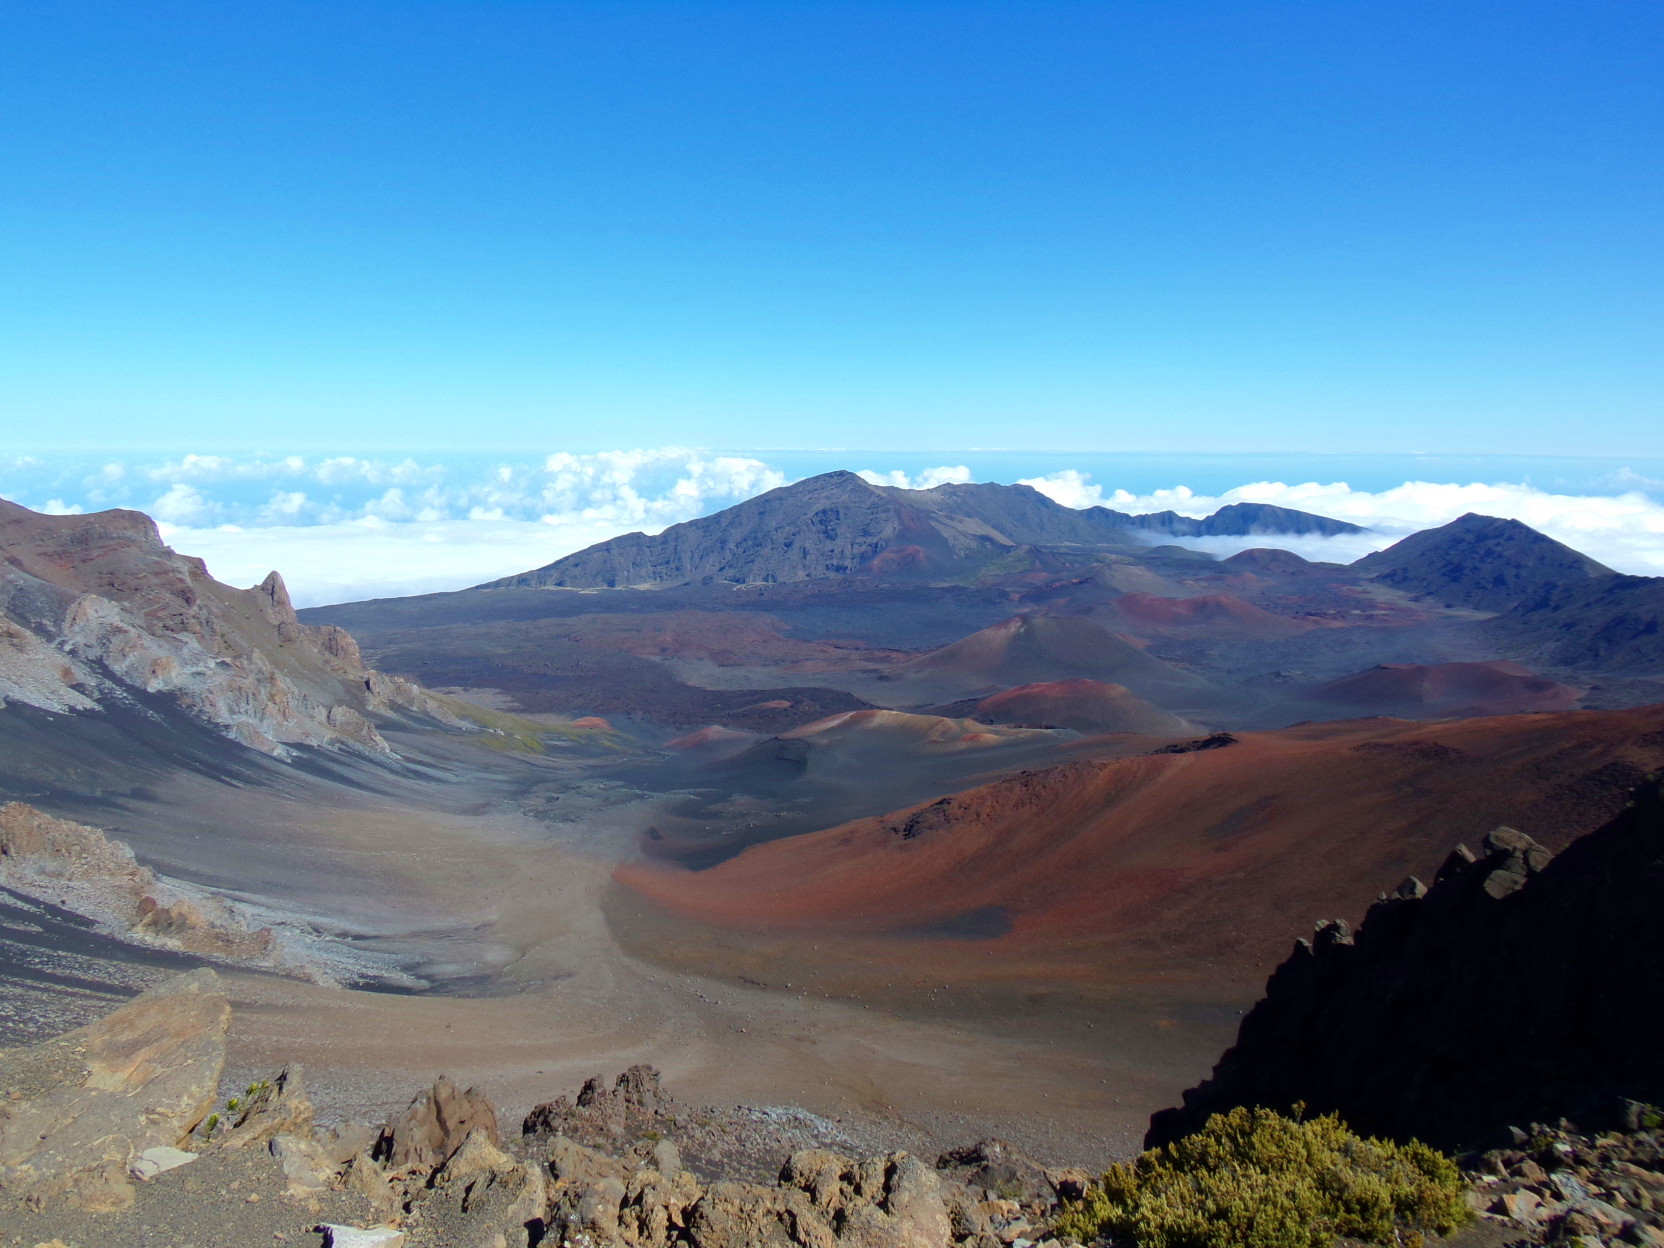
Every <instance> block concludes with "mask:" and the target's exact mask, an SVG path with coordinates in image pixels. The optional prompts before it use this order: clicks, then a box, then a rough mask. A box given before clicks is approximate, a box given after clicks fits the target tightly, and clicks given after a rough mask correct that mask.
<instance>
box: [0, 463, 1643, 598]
mask: <svg viewBox="0 0 1664 1248" xmlns="http://www.w3.org/2000/svg"><path fill="white" fill-rule="evenodd" d="M849 458H851V457H850V456H847V455H839V454H837V453H831V452H828V453H826V455H825V456H824V459H825V462H824V463H820V464H811V463H807V462H805V457H804V456H803V455H802V454H793V455H779V456H776V455H770V454H769V453H767V452H754V453H721V454H718V453H713V452H708V451H702V450H698V449H694V448H687V447H660V448H655V449H648V450H633V451H610V452H602V453H597V454H572V453H568V452H556V453H553V454H548V455H540V456H524V457H512V456H499V457H492V456H483V455H449V456H408V457H389V456H379V457H378V456H362V457H361V456H303V455H246V454H245V455H207V454H183V455H176V456H158V457H154V458H147V457H143V456H126V457H99V458H96V459H93V458H88V457H85V456H68V455H47V456H27V455H26V456H17V457H14V458H12V459H9V460H8V459H0V497H5V498H8V499H10V500H12V501H14V502H18V503H22V504H23V505H24V506H27V507H32V508H34V509H35V510H39V511H46V512H54V513H59V514H67V513H81V512H87V511H95V510H99V509H102V508H107V507H131V508H136V509H138V510H141V511H144V512H147V513H148V514H149V515H151V516H152V517H154V518H155V520H156V521H157V523H158V525H159V526H160V528H161V531H162V533H163V535H164V537H165V538H166V540H167V541H168V542H169V544H170V545H172V546H173V547H174V548H175V549H177V550H180V551H183V552H185V553H188V554H194V555H200V556H202V557H203V558H204V559H206V560H207V562H208V566H209V568H210V570H211V571H212V572H213V573H214V575H216V576H217V577H219V578H220V579H222V580H224V581H228V582H230V583H231V584H234V585H250V584H253V583H255V582H257V581H259V580H260V579H261V578H263V577H264V576H265V575H266V573H267V572H268V571H270V570H271V569H273V568H276V569H278V570H279V571H281V572H282V573H283V576H284V578H285V580H286V581H287V582H288V583H289V586H290V589H291V592H292V593H293V595H294V598H295V601H296V602H297V604H299V605H301V606H317V605H323V604H326V603H332V602H345V601H351V600H355V599H361V598H370V597H388V596H394V595H402V594H416V593H427V592H433V591H439V590H449V589H459V588H463V587H465V586H469V585H476V584H479V583H480V582H482V581H487V580H492V579H495V578H497V577H500V576H507V575H509V574H511V573H515V572H521V571H525V570H526V569H528V568H534V567H539V566H541V565H543V564H546V563H549V562H551V561H552V560H554V559H558V558H560V557H561V556H562V555H566V554H570V553H571V552H573V551H575V550H581V549H582V548H584V547H585V546H589V545H591V544H593V543H595V542H598V541H603V540H605V539H607V538H609V537H615V536H617V535H618V534H620V533H627V532H631V531H634V530H640V531H643V532H648V533H656V532H658V531H659V530H661V529H663V528H665V527H666V526H668V525H671V524H675V523H678V522H680V521H684V520H691V519H694V518H696V517H698V516H702V515H708V514H710V513H711V512H714V511H718V510H720V509H722V508H724V507H728V506H731V505H732V504H734V503H736V502H739V501H741V500H743V499H746V498H750V497H752V496H754V495H756V494H760V493H762V492H763V491H765V490H770V489H774V488H776V487H778V486H782V485H785V484H787V483H788V482H790V481H792V480H796V479H799V478H801V477H802V476H805V475H809V474H810V473H811V472H814V471H826V470H830V469H832V468H836V467H855V468H858V470H859V471H860V472H861V475H862V476H863V477H865V478H866V479H867V480H869V481H872V482H874V483H875V484H881V485H890V486H897V487H901V488H912V489H921V488H928V487H930V486H933V485H940V484H943V483H948V482H960V481H970V480H972V479H980V480H1001V481H1007V482H1010V481H1020V482H1021V483H1023V484H1026V485H1031V486H1033V487H1034V488H1035V489H1037V490H1039V491H1041V492H1042V493H1044V494H1046V495H1048V496H1049V497H1051V498H1053V499H1055V500H1056V501H1057V502H1059V503H1062V504H1064V505H1066V506H1070V507H1090V506H1097V505H1102V506H1107V507H1113V508H1115V509H1116V510H1119V511H1128V512H1145V511H1162V510H1168V509H1171V510H1174V511H1177V512H1181V513H1183V514H1186V515H1193V516H1203V515H1207V514H1208V513H1210V512H1212V511H1214V510H1216V509H1217V508H1219V507H1221V506H1224V505H1225V504H1227V503H1234V502H1256V503H1274V504H1276V505H1278V506H1283V507H1294V508H1298V509H1300V510H1302V511H1312V512H1317V513H1319V514H1321V515H1327V516H1333V517H1336V518H1339V519H1343V520H1350V521H1352V522H1353V523H1355V524H1359V525H1363V526H1366V527H1367V528H1368V529H1369V530H1370V532H1368V533H1365V534H1358V535H1352V536H1347V537H1338V538H1296V537H1290V538H1276V539H1267V538H1263V537H1262V538H1250V539H1238V538H1202V539H1193V540H1189V541H1187V542H1186V544H1187V545H1192V546H1196V547H1198V548H1201V549H1206V550H1209V551H1211V552H1213V553H1216V554H1221V555H1224V554H1230V553H1232V552H1234V551H1236V550H1241V549H1244V548H1246V547H1248V546H1254V545H1262V546H1263V545H1270V544H1275V545H1278V546H1282V547H1285V548H1287V549H1290V550H1294V551H1297V552H1298V553H1300V554H1302V555H1305V556H1306V557H1307V558H1313V559H1329V560H1334V561H1338V562H1349V561H1350V560H1352V559H1355V558H1358V557H1359V556H1360V555H1363V554H1366V553H1368V552H1369V551H1371V550H1376V549H1379V548H1380V547H1382V546H1386V545H1389V544H1391V543H1392V542H1394V541H1396V540H1398V539H1399V538H1400V537H1402V536H1404V535H1405V534H1408V533H1411V532H1414V531H1416V530H1417V529H1423V528H1428V527H1431V526H1434V525H1439V524H1443V523H1445V522H1447V521H1449V520H1453V519H1455V518H1456V517H1457V516H1459V515H1462V514H1463V513H1464V512H1469V511H1477V512H1481V513H1484V514H1487V515H1494V516H1506V517H1511V518H1514V519H1518V520H1522V521H1524V522H1525V523H1526V524H1529V525H1531V526H1532V527H1533V528H1536V529H1539V530H1541V531H1542V532H1544V533H1547V534H1549V535H1550V536H1552V537H1555V538H1557V539H1559V540H1560V541H1563V542H1565V543H1567V544H1568V545H1571V546H1574V547H1576V548H1577V549H1579V550H1582V551H1584V552H1586V553H1587V554H1590V555H1592V556H1594V557H1595V558H1596V559H1599V560H1601V561H1602V562H1603V563H1606V564H1608V565H1610V566H1611V567H1614V568H1616V569H1618V570H1619V571H1623V572H1631V573H1638V574H1645V575H1664V481H1661V480H1658V479H1656V477H1654V476H1649V475H1647V474H1645V473H1638V472H1635V471H1633V470H1630V469H1620V470H1618V471H1616V472H1612V473H1608V474H1606V475H1605V476H1604V477H1603V478H1602V479H1601V481H1600V488H1599V489H1598V490H1595V489H1591V490H1590V491H1589V492H1575V493H1572V492H1555V491H1553V490H1549V489H1544V488H1541V487H1539V486H1537V485H1533V484H1530V483H1529V482H1526V481H1516V482H1512V483H1510V482H1507V481H1492V482H1485V483H1480V482H1471V481H1470V482H1467V483H1452V482H1437V481H1421V480H1406V481H1404V482H1403V483H1402V484H1399V485H1395V486H1392V487H1390V488H1378V489H1373V490H1371V489H1361V488H1353V487H1352V486H1350V485H1348V484H1346V483H1345V482H1343V481H1331V482H1328V483H1321V482H1317V481H1306V482H1303V483H1292V484H1291V483H1289V482H1285V481H1277V480H1255V481H1250V482H1245V483H1244V484H1242V485H1237V486H1233V487H1231V488H1228V489H1216V490H1214V491H1213V492H1211V493H1208V492H1202V491H1198V490H1193V489H1191V488H1189V487H1188V486H1185V485H1182V484H1174V485H1172V486H1164V487H1145V488H1137V489H1128V488H1125V486H1122V485H1118V484H1117V482H1116V480H1115V479H1114V477H1115V475H1117V472H1118V470H1117V469H1116V467H1115V466H1114V464H1113V463H1109V464H1105V463H1103V462H1100V461H1104V460H1106V459H1107V458H1108V457H1104V456H1098V457H1095V460H1094V462H1095V464H1096V466H1095V467H1094V468H1093V469H1092V470H1090V471H1089V470H1086V469H1083V468H1080V467H1076V466H1071V465H1070V463H1069V462H1068V460H1069V458H1070V457H1068V456H1066V455H1059V456H1057V457H1056V459H1057V460H1059V461H1061V462H1059V463H1058V466H1057V467H1056V468H1055V469H1053V470H1051V471H1046V472H1042V473H1038V474H1032V473H1031V474H1030V475H1019V473H1020V472H1021V471H1022V469H1020V468H1017V467H1012V468H1011V469H1010V470H1009V471H1002V467H1001V463H1000V462H999V461H998V459H997V458H995V459H990V457H989V456H987V455H983V456H981V457H980V459H979V460H977V461H974V462H976V465H977V466H976V471H975V472H974V473H973V469H972V467H971V466H970V465H969V464H943V465H940V466H935V467H925V468H918V467H907V468H895V467H891V466H888V465H885V464H883V463H873V462H870V461H871V460H873V459H875V458H877V457H875V456H870V455H866V456H862V457H861V458H864V459H866V460H867V461H868V462H865V463H858V464H857V463H848V462H847V460H848V459H849ZM914 458H917V457H914ZM1031 460H1032V457H1030V461H1025V462H1031ZM1012 463H1013V464H1015V463H1016V461H1015V460H1013V461H1012ZM1182 470H1183V469H1182V466H1180V467H1176V468H1173V469H1171V471H1174V472H1178V471H1182ZM1212 471H1213V473H1214V475H1215V476H1217V475H1218V465H1217V463H1215V464H1214V465H1213V468H1212ZM1126 475H1127V477H1128V478H1129V479H1130V478H1132V477H1134V476H1136V475H1138V474H1136V473H1131V472H1128V473H1127V474H1126ZM1144 475H1145V476H1148V475H1149V474H1148V470H1146V471H1145V472H1144Z"/></svg>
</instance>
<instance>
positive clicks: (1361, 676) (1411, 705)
mask: <svg viewBox="0 0 1664 1248" xmlns="http://www.w3.org/2000/svg"><path fill="white" fill-rule="evenodd" d="M1582 692H1583V691H1582V690H1581V689H1578V688H1576V687H1574V686H1572V685H1563V684H1561V683H1560V682H1559V681H1556V680H1549V679H1548V678H1547V677H1545V676H1539V675H1537V674H1536V673H1535V672H1533V671H1532V670H1531V669H1530V668H1526V667H1521V666H1520V665H1519V664H1518V663H1508V662H1497V663H1432V664H1420V663H1384V664H1382V665H1381V666H1379V667H1372V668H1370V669H1369V670H1368V671H1365V672H1358V673H1357V674H1356V675H1353V676H1344V677H1342V678H1341V679H1340V680H1337V681H1334V682H1332V683H1330V684H1327V685H1325V686H1323V688H1322V689H1321V690H1319V691H1318V696H1319V697H1321V698H1322V699H1323V700H1324V701H1326V702H1338V703H1342V704H1346V703H1350V704H1352V705H1355V706H1368V707H1371V708H1379V709H1383V710H1392V711H1404V712H1406V713H1411V714H1428V713H1430V712H1432V713H1442V714H1446V715H1453V716H1462V715H1510V714H1514V713H1517V712H1520V711H1569V710H1571V709H1573V708H1574V707H1576V705H1577V700H1578V698H1579V697H1580V696H1582Z"/></svg>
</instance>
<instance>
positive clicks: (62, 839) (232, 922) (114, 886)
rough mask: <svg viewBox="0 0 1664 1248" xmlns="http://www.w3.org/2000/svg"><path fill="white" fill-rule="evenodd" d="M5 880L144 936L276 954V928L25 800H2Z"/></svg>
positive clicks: (246, 953) (151, 940) (168, 943)
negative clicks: (159, 874) (257, 922)
mask: <svg viewBox="0 0 1664 1248" xmlns="http://www.w3.org/2000/svg"><path fill="white" fill-rule="evenodd" d="M0 884H4V885H5V886H6V887H8V888H12V889H15V890H17V891H18V892H20V893H24V894H27V895H28V896H31V897H34V898H36V899H38V900H43V901H49V902H51V903H53V904H55V905H61V906H64V907H66V908H67V909H70V910H73V911H75V912H76V913H77V914H80V915H83V916H84V917H86V918H90V919H92V920H94V921H95V922H97V923H99V924H100V925H101V926H103V927H105V928H106V929H107V930H109V931H111V932H113V933H115V934H116V935H119V936H125V937H128V938H132V939H136V940H139V941H141V942H143V943H147V944H154V945H161V946H163V947H165V948H169V949H179V950H183V951H184V952H186V953H199V954H207V955H210V956H214V957H221V958H232V959H247V960H254V961H260V962H268V963H269V962H271V961H273V959H274V958H275V957H276V956H277V950H276V948H275V938H274V936H273V934H272V932H271V929H269V928H264V927H260V928H255V927H252V926H251V925H249V924H248V923H246V922H245V921H244V920H243V919H242V918H241V916H239V915H238V914H237V913H236V912H235V911H234V910H233V909H232V908H231V907H230V906H228V905H227V904H226V903H225V902H224V901H222V900H221V899H220V898H219V897H217V896H215V895H214V894H212V893H210V892H207V891H206V890H204V889H199V888H192V887H190V886H189V885H184V884H180V883H177V882H174V881H165V880H162V879H159V878H158V877H157V875H156V873H155V872H153V871H151V870H150V868H148V867H143V866H140V865H139V863H138V862H137V861H136V860H135V859H134V857H133V851H132V850H131V849H129V848H128V847H127V846H126V845H123V844H122V843H121V842H120V841H114V840H111V839H110V838H109V837H107V836H105V835H104V833H103V832H101V831H99V830H98V829H97V828H89V827H87V826H86V825H85V824H80V823H72V822H70V821H69V820H67V819H54V818H52V817H51V816H50V815H47V814H44V813H42V812H41V811H39V810H36V809H35V808H34V807H33V806H28V805H25V804H24V803H22V802H7V803H6V804H4V805H0Z"/></svg>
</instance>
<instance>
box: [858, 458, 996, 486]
mask: <svg viewBox="0 0 1664 1248" xmlns="http://www.w3.org/2000/svg"><path fill="white" fill-rule="evenodd" d="M855 475H856V476H858V477H860V478H861V480H863V481H866V482H868V483H869V484H871V485H887V486H889V487H890V488H891V489H896V490H929V489H933V488H935V487H936V486H938V485H963V484H964V483H965V482H967V481H969V480H970V479H971V470H970V469H969V468H967V467H965V465H964V464H958V465H952V464H944V465H942V466H941V467H940V468H926V469H925V470H924V471H923V472H921V473H920V474H919V475H918V476H916V477H912V478H909V477H908V475H907V474H906V473H905V472H902V471H901V470H900V469H899V468H893V469H891V470H890V471H889V472H874V471H873V470H872V469H871V468H862V469H861V470H859V471H858V472H857V473H856V474H855Z"/></svg>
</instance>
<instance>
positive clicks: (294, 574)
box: [162, 516, 618, 607]
mask: <svg viewBox="0 0 1664 1248" xmlns="http://www.w3.org/2000/svg"><path fill="white" fill-rule="evenodd" d="M617 532H618V529H617V526H616V525H612V524H608V523H606V522H604V521H596V522H590V523H584V522H574V523H567V524H562V525H558V526H550V525H547V524H543V523H541V522H539V521H536V520H503V519H482V520H409V521H397V522H394V521H387V520H383V519H381V518H379V517H374V516H371V517H366V518H364V519H359V520H344V521H339V522H337V523H334V524H309V525H274V526H269V527H266V528H258V529H241V530H238V529H234V528H233V527H231V526H226V527H224V528H185V527H179V526H175V525H171V524H169V525H163V526H162V535H163V538H164V540H166V542H167V543H168V545H170V546H172V547H173V548H174V549H175V550H178V551H180V552H182V553H184V554H190V555H199V556H201V557H202V558H203V559H205V560H206V561H207V563H208V570H209V572H211V573H212V574H213V575H214V576H215V577H216V578H218V579H219V580H222V581H225V582H227V583H229V584H232V585H253V584H256V583H258V582H259V581H260V580H262V579H264V577H265V575H266V573H267V572H270V571H271V570H272V569H273V568H276V569H277V570H278V571H279V572H281V573H282V574H283V579H284V581H285V582H286V583H287V584H288V586H289V590H290V593H291V594H292V595H293V597H294V600H295V605H296V606H301V607H314V606H322V605H324V604H326V603H331V602H350V601H354V600H356V599H360V598H387V597H394V596H399V595H404V594H424V593H435V592H438V591H440V590H449V589H463V588H466V587H467V586H469V585H478V584H480V583H481V582H482V581H489V580H495V579H496V578H497V577H500V576H509V575H511V574H513V573H515V572H524V571H526V570H527V569H529V568H535V567H540V566H542V565H543V564H545V563H549V562H552V561H553V560H555V559H558V558H560V557H561V556H562V555H568V554H571V553H572V552H573V551H575V550H581V549H582V548H583V547H585V546H589V545H591V544H593V543H595V542H599V541H605V540H606V539H607V538H609V537H613V536H616V535H617Z"/></svg>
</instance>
